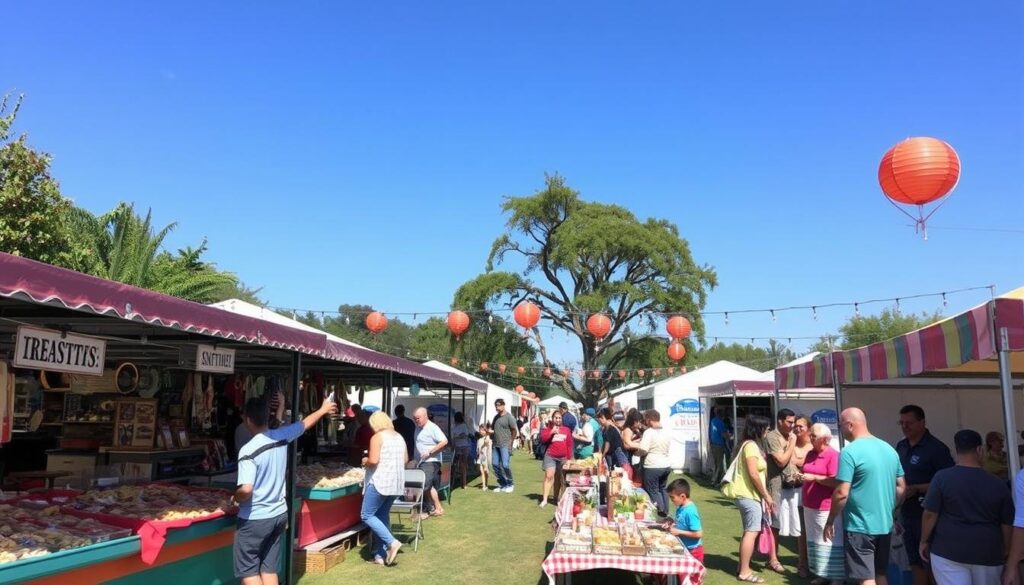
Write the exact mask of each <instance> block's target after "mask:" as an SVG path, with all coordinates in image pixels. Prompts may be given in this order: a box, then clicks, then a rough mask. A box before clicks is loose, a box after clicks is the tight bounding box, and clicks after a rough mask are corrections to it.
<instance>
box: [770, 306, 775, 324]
mask: <svg viewBox="0 0 1024 585" xmlns="http://www.w3.org/2000/svg"><path fill="white" fill-rule="evenodd" d="M769 311H771V312H772V323H775V309H769Z"/></svg>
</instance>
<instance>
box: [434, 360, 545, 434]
mask: <svg viewBox="0 0 1024 585" xmlns="http://www.w3.org/2000/svg"><path fill="white" fill-rule="evenodd" d="M424 365H428V366H431V367H433V368H436V369H440V370H448V371H453V372H458V373H460V374H462V375H463V376H465V377H467V378H469V379H471V380H476V381H478V382H480V383H482V384H485V385H486V387H487V389H486V390H485V391H484V393H483V394H479V395H478V402H477V403H476V416H475V417H474V418H473V420H475V421H476V422H477V424H480V423H483V422H488V421H491V420H493V419H494V415H495V414H497V411H495V410H494V401H495V400H497V399H499V398H501V399H502V400H504V401H505V404H506V405H508V407H509V408H510V409H511V408H512V407H518V406H520V402H521V401H522V399H523V398H524V397H522V396H519V395H517V394H516V393H515V392H513V391H512V390H509V389H508V388H503V387H501V386H498V385H497V384H494V383H491V382H489V381H487V380H485V379H483V378H479V377H477V376H474V375H472V374H467V373H465V372H463V371H462V370H459V369H458V368H455V367H454V366H450V365H448V364H445V363H442V362H439V361H434V360H431V361H429V362H425V363H424ZM527 400H529V399H528V398H527Z"/></svg>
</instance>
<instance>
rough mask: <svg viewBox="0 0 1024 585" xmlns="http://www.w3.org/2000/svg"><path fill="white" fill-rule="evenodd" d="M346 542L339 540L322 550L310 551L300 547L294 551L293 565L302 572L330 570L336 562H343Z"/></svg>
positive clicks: (317, 572)
mask: <svg viewBox="0 0 1024 585" xmlns="http://www.w3.org/2000/svg"><path fill="white" fill-rule="evenodd" d="M348 548H349V544H348V543H347V542H339V543H338V544H336V545H333V546H331V547H328V548H325V549H324V550H321V551H317V552H312V551H305V550H302V549H299V550H296V551H295V566H296V567H298V568H299V570H300V571H302V572H304V573H314V574H322V573H326V572H327V571H330V570H331V569H333V568H334V566H335V565H337V564H338V563H343V562H345V551H347V550H348Z"/></svg>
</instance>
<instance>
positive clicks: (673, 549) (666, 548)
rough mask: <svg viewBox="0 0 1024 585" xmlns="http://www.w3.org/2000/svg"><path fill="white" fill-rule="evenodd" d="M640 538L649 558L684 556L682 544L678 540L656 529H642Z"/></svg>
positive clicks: (684, 551) (684, 550)
mask: <svg viewBox="0 0 1024 585" xmlns="http://www.w3.org/2000/svg"><path fill="white" fill-rule="evenodd" d="M640 536H641V537H642V538H643V540H644V544H645V545H647V554H649V555H651V556H656V557H657V556H670V555H682V554H686V549H685V548H684V547H683V543H682V542H680V541H679V539H678V538H676V537H675V536H673V535H671V534H669V533H668V532H665V531H664V530H659V529H657V528H643V529H641V530H640Z"/></svg>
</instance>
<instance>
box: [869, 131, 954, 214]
mask: <svg viewBox="0 0 1024 585" xmlns="http://www.w3.org/2000/svg"><path fill="white" fill-rule="evenodd" d="M959 179H960V158H959V157H958V156H957V155H956V151H955V150H953V147H952V146H950V145H948V144H946V143H945V142H943V141H941V140H939V139H937V138H925V137H920V138H908V139H906V140H904V141H903V142H900V143H899V144H897V145H896V146H893V147H892V148H890V149H889V151H888V152H886V153H885V156H883V157H882V162H881V163H880V164H879V165H878V184H879V185H881V186H882V191H884V192H885V195H886V197H888V198H889V199H892V200H893V201H895V202H896V203H906V204H907V205H924V204H926V203H931V202H932V201H935V200H936V199H938V198H939V197H942V196H943V195H945V194H947V193H949V192H950V191H952V190H953V187H956V182H957V180H959Z"/></svg>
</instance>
